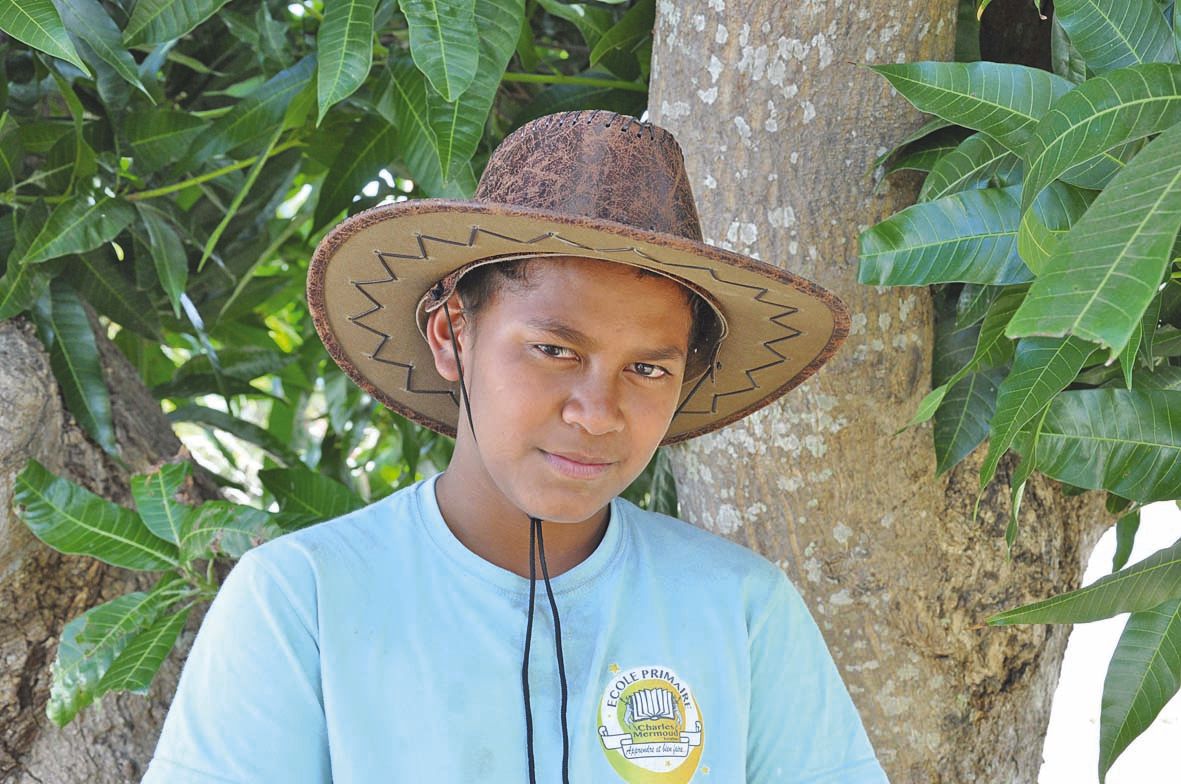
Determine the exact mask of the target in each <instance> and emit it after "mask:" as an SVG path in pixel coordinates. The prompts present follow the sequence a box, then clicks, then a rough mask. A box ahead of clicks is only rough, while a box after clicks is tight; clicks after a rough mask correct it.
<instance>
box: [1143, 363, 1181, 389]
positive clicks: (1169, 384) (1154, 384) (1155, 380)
mask: <svg viewBox="0 0 1181 784" xmlns="http://www.w3.org/2000/svg"><path fill="white" fill-rule="evenodd" d="M1132 386H1133V387H1134V388H1136V389H1171V390H1173V391H1175V392H1181V366H1178V365H1161V366H1160V367H1157V368H1156V369H1154V370H1153V371H1152V372H1151V373H1149V372H1136V373H1134V374H1133V376H1132Z"/></svg>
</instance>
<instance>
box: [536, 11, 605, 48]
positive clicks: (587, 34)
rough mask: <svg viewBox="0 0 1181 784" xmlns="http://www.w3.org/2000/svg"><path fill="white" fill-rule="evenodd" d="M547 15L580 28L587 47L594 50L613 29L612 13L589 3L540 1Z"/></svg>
mask: <svg viewBox="0 0 1181 784" xmlns="http://www.w3.org/2000/svg"><path fill="white" fill-rule="evenodd" d="M538 5H540V6H541V7H542V8H544V9H545V11H546V13H548V14H550V15H552V16H556V17H558V18H559V19H565V20H566V21H567V22H569V23H570V24H572V25H574V26H575V27H577V28H578V32H579V33H581V34H582V40H583V41H585V42H586V45H587V46H589V47H591V48H592V49H593V48H594V46H595V44H597V43H598V42H599V41H600V39H602V37H603V36H604V35H605V34H606V33H607V31H608V30H610V29H611V27H612V21H613V20H612V17H611V12H610V11H608V10H607V9H606V8H596V7H595V6H593V5H590V4H589V3H563V2H561V0H538Z"/></svg>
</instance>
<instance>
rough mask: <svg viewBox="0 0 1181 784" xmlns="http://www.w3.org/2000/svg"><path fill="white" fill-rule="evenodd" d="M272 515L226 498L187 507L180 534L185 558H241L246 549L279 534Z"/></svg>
mask: <svg viewBox="0 0 1181 784" xmlns="http://www.w3.org/2000/svg"><path fill="white" fill-rule="evenodd" d="M272 517H273V516H272V515H271V514H268V513H267V512H264V511H263V510H261V509H255V508H254V507H251V506H241V505H239V504H231V503H229V502H228V501H207V502H206V503H204V504H202V505H201V506H199V507H197V508H196V509H191V510H189V514H188V516H187V517H186V519H185V528H184V534H183V536H182V537H181V542H180V552H181V557H182V558H184V559H185V560H194V559H198V558H213V557H216V556H218V555H221V554H224V555H228V556H229V557H230V558H234V559H238V558H241V557H242V556H243V555H244V554H245V553H246V551H247V550H249V549H251V548H253V547H257V546H258V545H260V544H262V543H263V542H265V541H269V540H271V539H274V538H275V537H277V536H280V535H281V534H282V533H283V532H282V531H281V530H280V529H279V528H277V527H276V526H275V525H274V523H273V522H272Z"/></svg>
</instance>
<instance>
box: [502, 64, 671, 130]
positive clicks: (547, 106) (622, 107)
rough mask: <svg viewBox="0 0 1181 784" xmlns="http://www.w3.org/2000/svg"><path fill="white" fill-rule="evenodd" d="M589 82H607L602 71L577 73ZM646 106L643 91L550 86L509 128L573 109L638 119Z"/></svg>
mask: <svg viewBox="0 0 1181 784" xmlns="http://www.w3.org/2000/svg"><path fill="white" fill-rule="evenodd" d="M578 75H579V76H581V77H586V78H590V79H611V78H612V77H611V75H610V74H608V73H606V72H605V71H597V70H592V71H583V72H582V73H580V74H578ZM647 106H648V97H647V93H646V92H636V91H634V90H621V89H617V88H613V87H600V86H596V85H589V84H551V85H549V86H548V87H546V88H545V89H544V90H542V91H541V92H539V93H538V94H537V95H536V96H535V97H534V98H533V100H532V101H531V102H530V103H529V104H528V105H527V106H525V107H524V108H523V109H521V111H520V112H518V113H517V114H516V115H514V117H513V128H514V129H516V128H519V127H520V126H522V125H524V124H525V123H527V122H529V121H530V120H534V119H536V118H538V117H541V116H543V115H546V114H554V113H556V112H567V111H572V110H576V109H607V110H608V111H612V112H615V113H617V114H630V115H632V116H633V117H639V116H640V115H641V114H643V112H644V109H646V108H647Z"/></svg>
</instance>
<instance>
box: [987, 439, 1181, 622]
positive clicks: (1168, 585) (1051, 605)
mask: <svg viewBox="0 0 1181 784" xmlns="http://www.w3.org/2000/svg"><path fill="white" fill-rule="evenodd" d="M1039 451H1040V447H1039ZM1039 468H1040V466H1039ZM1178 598H1181V541H1178V542H1175V543H1174V544H1173V545H1172V546H1170V547H1166V548H1165V549H1163V550H1158V551H1157V552H1155V553H1153V554H1152V555H1150V556H1149V557H1147V558H1145V559H1144V560H1143V561H1140V562H1139V563H1136V564H1133V565H1132V566H1129V567H1128V568H1126V569H1121V570H1120V571H1118V572H1116V573H1115V574H1109V575H1107V576H1106V577H1100V578H1099V579H1098V580H1096V581H1095V582H1093V583H1091V584H1090V585H1088V586H1085V587H1083V588H1079V589H1078V590H1076V591H1069V592H1067V593H1063V594H1059V595H1058V596H1052V597H1050V598H1049V599H1043V600H1042V601H1040V602H1033V603H1032V604H1027V605H1025V606H1023V607H1017V608H1014V609H1012V610H1006V611H1005V612H1003V613H998V614H997V615H994V616H992V617H991V618H989V619H988V623H989V625H991V626H1008V625H1011V624H1015V623H1088V622H1090V621H1098V620H1102V619H1103V618H1110V617H1112V616H1113V615H1119V614H1120V613H1126V612H1133V613H1134V612H1141V611H1143V610H1151V609H1152V608H1154V607H1159V606H1161V605H1162V604H1164V603H1165V602H1168V601H1173V600H1175V599H1178Z"/></svg>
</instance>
